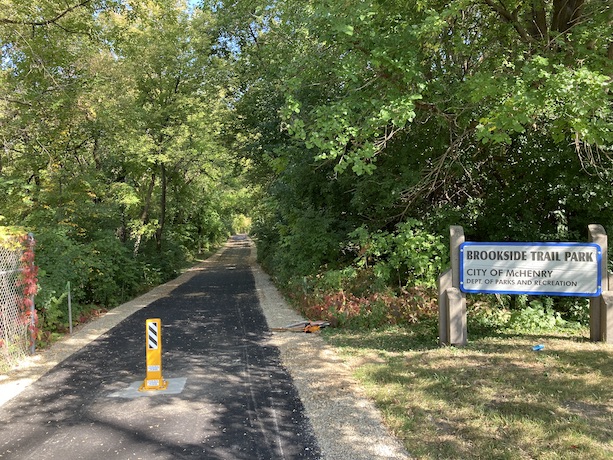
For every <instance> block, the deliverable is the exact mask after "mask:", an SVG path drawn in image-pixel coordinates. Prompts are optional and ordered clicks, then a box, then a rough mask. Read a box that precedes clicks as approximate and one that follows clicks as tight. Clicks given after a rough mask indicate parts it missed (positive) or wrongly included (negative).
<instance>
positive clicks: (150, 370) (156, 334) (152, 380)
mask: <svg viewBox="0 0 613 460" xmlns="http://www.w3.org/2000/svg"><path fill="white" fill-rule="evenodd" d="M145 330H146V332H145V334H146V335H145V337H146V341H147V342H146V349H147V377H145V381H144V382H143V384H142V385H141V386H140V388H139V389H138V391H146V390H165V389H166V388H167V387H168V382H167V381H166V380H164V378H163V377H162V320H161V319H159V318H153V319H148V320H147V322H146V324H145Z"/></svg>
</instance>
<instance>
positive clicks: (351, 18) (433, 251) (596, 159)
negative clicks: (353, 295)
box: [213, 0, 613, 311]
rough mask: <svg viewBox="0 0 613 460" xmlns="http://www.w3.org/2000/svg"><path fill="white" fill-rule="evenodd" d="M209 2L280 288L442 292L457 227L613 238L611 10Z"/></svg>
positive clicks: (261, 232) (596, 5) (538, 236)
mask: <svg viewBox="0 0 613 460" xmlns="http://www.w3.org/2000/svg"><path fill="white" fill-rule="evenodd" d="M213 3H214V9H215V11H216V12H217V14H218V16H219V19H218V23H217V24H218V26H219V37H220V43H222V45H225V46H222V49H221V50H220V54H223V55H224V56H228V57H229V58H230V59H234V60H235V61H236V66H235V69H236V77H237V81H238V82H240V83H239V84H238V85H237V89H236V94H237V99H238V102H237V104H236V105H235V107H234V110H235V114H236V118H235V120H233V123H234V124H235V125H236V131H235V132H236V133H240V135H237V136H236V137H235V139H234V143H233V144H232V145H233V148H234V149H237V150H238V151H239V152H241V153H242V155H243V156H244V157H245V158H247V159H249V160H250V161H251V162H252V163H253V168H254V169H253V174H255V175H256V177H257V179H258V180H259V181H260V182H261V183H263V184H266V185H267V187H268V188H267V190H268V195H267V200H266V201H265V202H264V203H263V204H262V210H261V211H262V212H261V213H260V214H259V216H258V218H259V220H258V221H257V222H256V232H257V238H258V241H259V248H260V256H261V260H262V261H263V262H264V263H265V265H266V266H267V267H268V268H269V269H270V270H271V272H272V273H274V274H275V276H276V277H277V278H278V279H279V280H280V281H281V282H283V283H286V282H294V283H295V282H297V283H298V284H299V285H302V286H311V288H310V289H311V291H310V294H311V295H312V296H315V297H316V296H317V295H318V294H317V293H318V292H319V290H320V289H329V286H326V283H323V282H322V281H321V280H325V279H327V278H328V277H327V276H326V275H325V273H326V272H327V271H331V272H332V273H349V274H350V275H348V277H349V278H348V279H347V280H346V282H347V283H349V284H351V280H352V279H353V278H352V277H354V273H355V271H354V270H346V267H353V269H356V270H365V271H366V272H367V274H365V275H363V276H358V277H357V278H358V279H364V280H368V281H367V284H372V283H371V281H372V278H373V276H374V277H375V278H376V279H377V281H378V282H379V281H383V284H384V285H387V286H389V287H391V288H394V289H395V291H396V292H397V293H398V292H400V291H401V290H402V289H406V288H411V287H415V286H432V284H433V282H434V279H435V276H436V274H437V273H438V272H439V271H440V268H441V265H444V264H445V261H446V260H447V259H448V258H447V256H446V255H445V249H444V248H445V247H446V244H445V240H446V237H447V235H448V228H449V226H450V225H458V224H459V225H463V226H464V228H465V232H466V234H467V236H468V238H469V239H471V240H476V241H480V240H484V241H488V240H489V241H539V240H544V241H585V240H586V237H587V228H586V226H587V224H589V223H600V224H602V225H604V226H605V228H606V229H607V231H608V233H609V234H612V233H613V208H612V204H613V187H611V180H612V178H613V177H612V168H611V167H612V166H613V163H612V157H611V154H612V153H613V151H612V148H613V129H612V127H613V107H612V93H611V80H612V77H613V39H612V37H613V34H612V33H611V32H612V30H613V28H612V25H613V22H612V16H611V15H612V14H613V13H612V10H611V5H610V2H608V1H607V0H573V1H569V0H539V1H532V0H531V1H525V0H500V1H498V0H496V1H493V0H478V1H475V0H458V1H454V2H446V1H445V2H443V1H438V0H420V1H415V2H412V3H411V4H410V5H409V4H407V2H402V1H396V0H386V1H376V0H375V1H368V0H366V1H356V0H348V1H342V0H341V1H335V2H330V1H326V0H312V1H308V0H307V1H295V0H294V1H290V0H285V1H283V0H279V1H275V2H268V1H263V2H258V1H255V2H249V4H248V5H247V4H246V2H225V1H221V2H217V1H216V2H213ZM441 243H442V244H441ZM371 274H372V276H370V275H371ZM367 275H368V276H367ZM303 277H306V278H303ZM292 280H294V281H292ZM318 280H319V281H318ZM318 283H319V284H318ZM322 283H323V284H322ZM354 288H355V286H354ZM292 292H296V290H295V289H292ZM362 303H363V302H362ZM514 304H516V305H519V303H518V302H515V301H514ZM557 307H559V308H560V309H561V310H564V311H568V310H570V309H571V307H569V306H568V301H566V302H561V303H560V302H558V305H557ZM539 308H541V310H542V308H543V307H542V306H541V307H539ZM572 308H574V307H572Z"/></svg>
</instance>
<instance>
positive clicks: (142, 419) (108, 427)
mask: <svg viewBox="0 0 613 460" xmlns="http://www.w3.org/2000/svg"><path fill="white" fill-rule="evenodd" d="M249 251H250V249H249V247H248V246H244V247H234V248H231V249H228V250H226V251H225V252H224V253H223V254H222V255H221V257H219V258H218V259H217V261H216V263H215V265H214V266H211V267H209V269H208V270H205V271H201V272H199V273H198V274H197V275H196V276H193V277H192V278H191V279H190V280H188V281H187V282H185V283H183V284H181V285H179V286H178V287H177V288H176V289H175V290H174V291H173V292H172V295H171V296H168V297H162V298H160V299H159V300H156V301H155V302H153V303H151V304H150V305H148V306H147V307H145V308H143V309H141V310H139V311H137V312H135V313H134V314H133V315H131V316H130V317H129V318H127V319H126V320H124V321H123V322H121V323H120V324H119V325H118V326H116V327H115V328H113V329H111V330H110V331H109V332H108V333H106V334H104V335H102V336H101V337H100V338H98V339H97V340H95V341H94V342H92V343H91V344H89V345H87V346H86V347H84V348H82V349H81V350H80V351H79V352H78V353H76V354H74V355H72V356H71V357H69V358H67V359H66V360H65V361H63V362H62V363H61V364H60V365H58V366H56V367H55V368H53V369H52V370H51V371H50V372H49V373H48V374H46V375H45V376H44V377H43V378H42V379H40V380H38V381H37V382H36V383H35V384H33V385H31V386H29V387H28V388H27V389H26V390H25V391H24V392H23V393H22V394H21V395H19V396H18V397H16V398H14V399H12V400H11V401H10V402H8V403H7V404H5V405H4V406H3V407H2V408H1V409H0V430H1V434H0V458H2V459H9V458H14V459H45V460H47V459H62V460H67V459H90V460H91V459H105V460H106V459H109V458H123V459H127V458H135V459H136V458H142V459H151V458H155V459H181V458H199V459H250V460H251V459H281V458H319V449H318V447H317V444H316V441H315V438H314V436H313V434H312V428H311V426H310V424H309V422H308V420H307V418H306V417H305V415H304V408H303V406H302V404H301V402H300V399H299V398H298V394H297V391H296V389H295V388H294V386H293V385H292V381H291V378H290V376H289V374H288V373H287V371H286V370H284V368H283V367H282V366H281V365H280V363H279V353H278V350H277V349H276V348H275V347H273V346H270V345H267V343H266V335H267V334H269V333H267V332H266V330H267V327H266V320H265V318H264V316H263V314H262V311H261V309H260V308H259V304H258V298H257V294H256V291H255V285H254V279H253V276H252V275H251V272H250V269H249V265H248V259H249V257H248V256H249ZM147 318H161V319H162V322H163V333H162V334H163V335H162V339H163V350H164V353H163V374H164V377H165V378H167V379H175V378H185V379H186V384H185V387H184V389H183V391H182V392H181V393H180V394H177V395H167V394H156V395H152V394H148V395H147V396H143V397H118V396H116V395H117V394H118V392H119V394H121V390H124V389H125V388H126V387H129V386H130V384H131V383H133V382H135V381H139V380H140V381H142V380H143V378H144V369H145V364H144V362H145V361H144V359H145V358H144V350H145V348H144V338H145V337H144V335H145V326H144V325H145V320H146V319H147Z"/></svg>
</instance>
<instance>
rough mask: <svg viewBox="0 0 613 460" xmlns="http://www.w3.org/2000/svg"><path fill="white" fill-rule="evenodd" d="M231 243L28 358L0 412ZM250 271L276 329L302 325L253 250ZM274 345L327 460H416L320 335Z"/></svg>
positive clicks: (3, 389)
mask: <svg viewBox="0 0 613 460" xmlns="http://www.w3.org/2000/svg"><path fill="white" fill-rule="evenodd" d="M230 244H231V243H227V244H226V245H225V246H224V247H222V248H221V249H220V250H219V251H217V252H216V253H215V254H214V255H212V256H211V257H209V258H208V259H207V260H206V261H204V262H202V263H200V264H198V265H196V266H194V267H192V268H191V269H189V270H187V271H186V272H185V273H183V274H182V275H181V276H179V277H178V278H176V279H174V280H172V281H170V282H168V283H165V284H163V285H160V286H158V287H156V288H154V289H152V290H151V291H149V292H147V293H146V294H144V295H142V296H140V297H138V298H136V299H134V300H131V301H129V302H127V303H124V304H122V305H120V306H118V307H116V308H114V309H113V310H111V311H109V312H107V313H106V314H104V315H103V316H101V317H100V318H97V319H95V320H93V321H91V322H89V323H87V324H85V325H83V326H82V327H81V328H79V329H78V330H77V331H76V332H75V333H73V335H71V336H67V337H65V338H64V339H62V340H60V341H58V342H56V343H54V344H53V345H52V346H51V347H50V348H49V349H46V350H42V351H40V352H38V353H37V354H36V355H34V356H31V357H28V358H27V359H26V360H25V361H24V362H23V363H22V364H21V365H20V366H18V367H17V368H15V369H13V370H12V371H10V372H9V373H8V374H6V375H0V407H1V406H2V405H4V404H5V403H6V402H8V401H9V400H11V399H12V398H14V397H15V396H17V395H19V394H20V393H21V392H22V391H23V390H25V389H26V388H27V387H28V386H29V385H31V384H32V383H34V382H35V381H37V380H38V379H40V378H41V377H42V376H43V375H44V374H45V373H46V372H48V371H49V370H51V369H52V368H53V367H55V366H56V365H58V364H59V363H61V362H62V361H63V360H65V359H66V358H68V357H69V356H71V355H72V354H74V353H76V352H77V351H78V350H80V349H81V348H83V347H84V346H86V345H88V344H89V343H90V342H92V341H94V340H96V339H97V338H98V337H100V336H101V335H102V334H104V333H105V332H107V331H108V330H109V329H111V328H112V327H114V326H116V325H117V324H119V323H120V322H121V321H123V320H124V319H126V318H127V317H129V316H130V315H132V314H133V313H135V312H136V311H138V310H140V309H141V308H144V307H146V306H147V305H149V304H150V303H152V302H154V301H155V300H157V299H159V298H161V297H165V296H167V295H168V294H169V293H170V292H171V291H172V290H174V289H175V288H176V287H177V286H180V285H181V284H183V283H185V282H186V281H188V280H189V279H191V278H192V277H194V276H196V275H197V274H198V272H199V271H202V270H205V269H206V268H207V267H208V266H209V265H211V264H213V263H214V262H215V261H216V259H217V258H218V257H220V256H221V255H222V254H223V252H224V251H225V250H226V249H227V248H228V247H230ZM250 246H251V253H250V257H249V265H250V267H251V271H252V273H253V277H254V279H255V286H256V290H257V295H258V299H259V301H260V306H261V308H262V310H263V312H264V316H265V317H266V322H267V323H268V326H269V328H273V327H283V326H285V325H287V324H291V323H293V322H297V321H302V320H303V319H304V318H302V317H301V316H300V315H298V314H297V313H296V312H295V311H294V310H292V309H291V308H290V307H289V306H288V305H287V303H286V301H285V300H284V299H283V297H282V296H281V294H280V293H279V292H278V291H277V289H276V288H275V286H274V285H273V284H272V282H271V280H270V278H269V277H268V275H266V274H265V273H264V271H263V270H262V269H261V268H260V266H259V265H258V264H257V262H256V248H255V245H254V244H253V243H251V245H250ZM269 343H270V344H271V345H273V346H275V347H277V348H278V349H279V353H280V358H281V362H282V365H283V366H284V367H285V368H286V369H287V370H288V372H289V373H290V375H291V376H292V379H293V381H294V385H295V386H296V388H297V390H298V393H299V395H300V398H301V400H302V403H303V405H304V407H305V411H306V415H307V417H308V418H309V420H310V422H311V425H312V427H313V431H314V433H315V437H316V439H317V441H318V443H319V447H320V449H321V451H322V458H323V459H325V460H348V459H351V460H375V459H408V458H411V457H410V455H409V454H408V452H407V451H406V450H405V449H404V447H403V446H402V445H401V443H400V442H399V441H398V440H397V439H396V438H394V437H393V436H392V435H391V434H390V432H389V431H388V430H387V429H386V428H385V427H384V426H383V424H382V417H381V415H380V413H379V411H378V410H377V409H376V408H375V406H374V404H373V403H372V402H371V401H370V400H369V399H368V398H367V397H366V396H365V394H364V391H363V389H362V388H361V387H360V385H359V384H358V383H357V382H356V380H355V379H354V378H353V377H352V369H351V367H350V366H349V365H348V364H347V363H346V362H345V361H344V360H343V359H341V358H340V357H339V356H338V354H337V353H336V352H335V351H334V349H333V348H332V347H330V346H328V345H327V344H326V343H325V342H324V340H323V339H322V338H321V337H320V336H319V335H318V334H300V333H288V332H273V333H272V334H271V337H270V339H269Z"/></svg>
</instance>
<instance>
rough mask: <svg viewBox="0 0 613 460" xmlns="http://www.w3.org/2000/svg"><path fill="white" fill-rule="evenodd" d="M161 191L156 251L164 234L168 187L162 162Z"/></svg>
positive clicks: (159, 248) (159, 247) (160, 246)
mask: <svg viewBox="0 0 613 460" xmlns="http://www.w3.org/2000/svg"><path fill="white" fill-rule="evenodd" d="M160 171H161V181H162V184H161V185H162V192H161V194H160V222H159V225H158V228H157V231H156V235H155V236H156V243H157V249H158V251H161V250H162V238H163V235H164V225H165V224H166V194H167V193H166V192H167V189H168V178H167V175H166V166H165V165H164V163H162V164H161V166H160Z"/></svg>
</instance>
